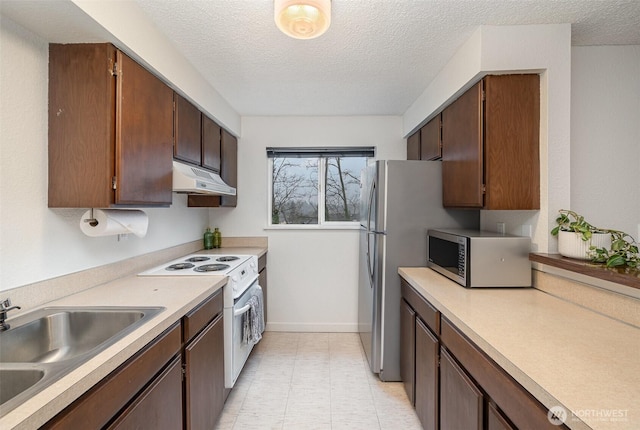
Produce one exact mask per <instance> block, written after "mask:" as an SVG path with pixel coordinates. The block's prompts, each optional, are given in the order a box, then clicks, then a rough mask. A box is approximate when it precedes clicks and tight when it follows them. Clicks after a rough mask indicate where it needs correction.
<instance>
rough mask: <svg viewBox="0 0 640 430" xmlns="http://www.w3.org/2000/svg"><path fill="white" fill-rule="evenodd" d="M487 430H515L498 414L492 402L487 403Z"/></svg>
mask: <svg viewBox="0 0 640 430" xmlns="http://www.w3.org/2000/svg"><path fill="white" fill-rule="evenodd" d="M487 430H516V428H515V427H514V426H513V425H511V423H510V422H509V420H508V419H507V418H506V417H505V416H504V415H502V413H500V411H499V410H498V408H497V407H496V405H494V404H493V402H489V408H488V409H487Z"/></svg>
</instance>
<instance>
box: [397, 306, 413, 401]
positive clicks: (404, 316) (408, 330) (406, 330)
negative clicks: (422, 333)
mask: <svg viewBox="0 0 640 430" xmlns="http://www.w3.org/2000/svg"><path fill="white" fill-rule="evenodd" d="M415 351H416V312H415V311H414V310H413V308H411V306H410V305H409V303H407V301H406V300H404V299H401V300H400V377H401V378H402V381H403V382H404V390H405V391H406V392H407V397H409V401H410V402H411V404H412V405H415V380H416V374H415V372H416V352H415Z"/></svg>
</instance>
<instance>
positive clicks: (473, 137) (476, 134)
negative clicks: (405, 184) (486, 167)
mask: <svg viewBox="0 0 640 430" xmlns="http://www.w3.org/2000/svg"><path fill="white" fill-rule="evenodd" d="M481 108H482V82H478V83H477V84H475V85H474V86H473V87H472V88H471V89H470V90H468V91H467V92H466V93H464V94H463V95H462V96H460V98H458V99H457V100H456V101H454V102H453V103H451V104H450V105H449V106H447V107H446V108H445V110H444V111H443V112H442V204H443V206H445V207H469V208H481V207H482V206H483V204H484V199H483V192H482V187H483V183H484V180H483V171H482V157H483V154H484V153H483V144H482V143H483V142H482V110H481Z"/></svg>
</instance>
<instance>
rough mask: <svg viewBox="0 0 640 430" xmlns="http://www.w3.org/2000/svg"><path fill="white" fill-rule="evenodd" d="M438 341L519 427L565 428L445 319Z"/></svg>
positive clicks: (553, 429) (552, 429) (550, 429)
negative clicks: (551, 420) (550, 419)
mask: <svg viewBox="0 0 640 430" xmlns="http://www.w3.org/2000/svg"><path fill="white" fill-rule="evenodd" d="M441 329H442V331H441V334H440V341H441V342H442V344H444V346H445V347H446V348H447V349H448V350H449V351H450V352H451V353H452V354H453V355H454V356H455V358H456V359H457V360H458V362H459V363H460V364H461V365H462V366H463V367H464V368H465V370H466V371H467V372H468V373H469V375H471V377H472V378H473V379H474V380H475V381H476V382H477V383H478V384H479V385H480V386H481V387H482V389H483V390H484V391H485V392H486V393H487V394H488V395H489V397H491V399H492V400H493V401H495V403H496V404H497V405H499V406H500V409H502V411H503V412H504V414H505V415H506V416H507V417H508V418H509V420H511V421H512V422H513V423H514V424H515V425H516V426H517V427H518V428H521V429H528V428H531V429H548V430H558V429H567V428H568V427H566V426H565V425H562V426H557V425H554V424H552V423H551V422H550V421H549V420H548V419H547V409H546V408H545V407H544V405H542V403H540V402H539V401H538V400H537V399H536V398H535V397H533V396H532V395H531V393H529V392H528V391H527V390H525V389H524V387H522V386H521V385H520V384H519V383H518V382H517V381H516V380H515V379H513V378H512V377H511V376H510V375H509V374H508V373H507V372H505V371H504V369H502V367H500V366H499V365H498V364H496V363H495V362H494V361H493V360H492V359H491V358H489V357H488V356H487V355H486V354H485V353H484V352H482V351H481V350H480V349H479V348H478V347H477V346H476V345H475V344H474V343H473V342H471V341H470V340H469V339H467V338H466V336H464V335H463V334H462V333H460V332H459V331H458V329H457V328H456V327H455V326H454V325H453V324H452V323H451V322H450V321H449V320H447V319H446V318H443V319H442V326H441Z"/></svg>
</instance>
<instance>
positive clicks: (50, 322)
mask: <svg viewBox="0 0 640 430" xmlns="http://www.w3.org/2000/svg"><path fill="white" fill-rule="evenodd" d="M163 309H164V308H161V307H135V308H134V307H91V308H88V307H87V308H85V307H82V308H75V307H69V308H42V309H39V310H36V311H34V312H30V313H28V314H25V315H22V316H19V317H17V318H13V319H11V320H10V321H9V322H10V324H11V328H10V329H9V330H7V331H3V332H0V387H2V388H1V389H0V416H3V415H5V414H7V413H8V412H9V411H11V410H13V409H14V408H15V407H17V406H19V405H20V404H21V403H23V402H24V401H25V400H26V399H28V398H29V397H31V396H33V395H34V394H35V393H37V392H39V391H41V390H42V389H44V388H45V387H47V386H49V385H51V384H52V383H53V382H55V381H57V380H58V379H60V378H61V377H62V376H64V375H65V374H67V373H69V372H70V371H72V370H73V369H75V368H76V367H78V366H79V365H81V364H82V363H84V362H85V361H87V360H89V359H90V358H91V357H93V356H95V355H96V354H98V353H99V352H100V351H102V350H104V349H106V348H107V347H109V346H110V345H112V344H114V343H115V342H117V341H118V340H119V339H121V338H123V337H124V336H126V335H127V334H129V333H131V332H132V331H133V330H135V329H136V328H138V327H139V326H140V325H142V324H144V323H146V322H147V321H148V320H150V319H151V318H153V317H154V316H155V315H157V314H158V313H160V312H161V311H162V310H163Z"/></svg>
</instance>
